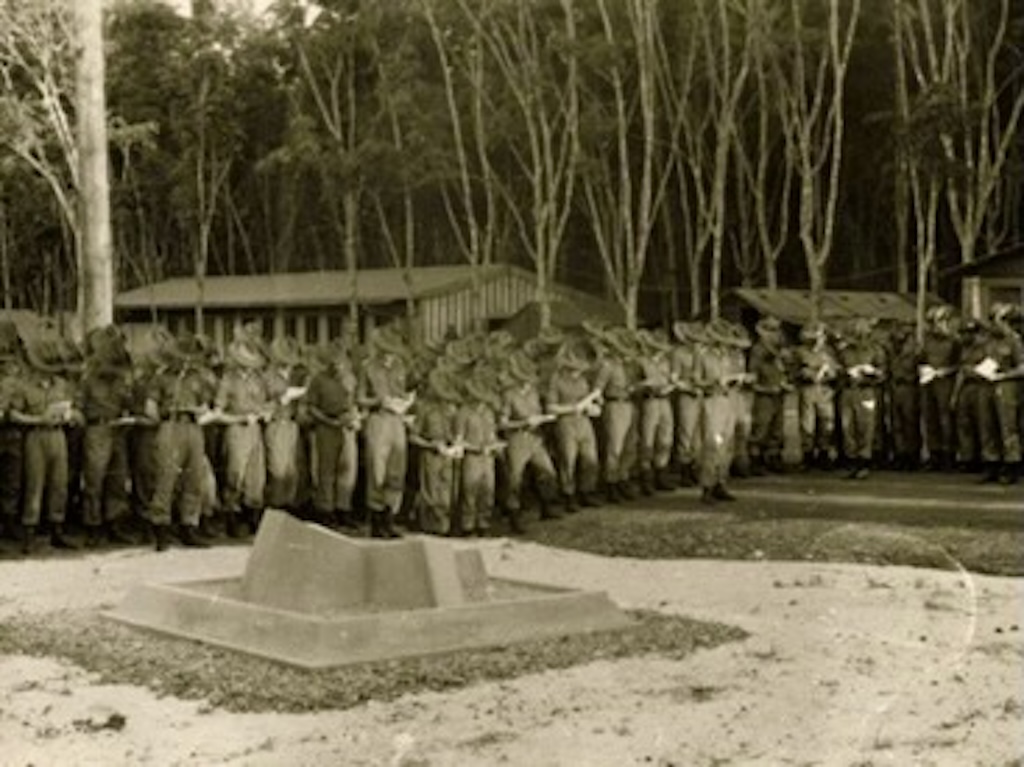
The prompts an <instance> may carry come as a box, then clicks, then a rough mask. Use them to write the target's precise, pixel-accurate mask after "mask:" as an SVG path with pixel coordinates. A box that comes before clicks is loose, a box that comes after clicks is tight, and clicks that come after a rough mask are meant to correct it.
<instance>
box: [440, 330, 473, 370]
mask: <svg viewBox="0 0 1024 767" xmlns="http://www.w3.org/2000/svg"><path fill="white" fill-rule="evenodd" d="M474 345H475V344H473V342H472V341H471V340H470V337H469V336H467V337H465V338H456V339H454V340H452V341H449V342H448V343H447V344H445V347H444V359H447V360H449V361H450V362H451V363H452V364H454V365H460V366H462V367H465V366H467V365H472V364H473V362H474V360H475V359H476V358H477V355H476V352H475V350H474V348H473V347H474Z"/></svg>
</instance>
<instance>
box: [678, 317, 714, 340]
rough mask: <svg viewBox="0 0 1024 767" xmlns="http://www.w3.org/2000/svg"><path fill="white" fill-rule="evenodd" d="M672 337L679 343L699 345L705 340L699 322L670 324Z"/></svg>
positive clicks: (681, 321)
mask: <svg viewBox="0 0 1024 767" xmlns="http://www.w3.org/2000/svg"><path fill="white" fill-rule="evenodd" d="M672 335H673V336H675V337H676V340H677V341H680V342H681V343H684V344H685V343H700V342H702V341H705V340H707V339H706V336H705V335H704V328H703V327H702V326H701V324H700V323H699V322H693V321H683V320H679V321H677V322H673V323H672Z"/></svg>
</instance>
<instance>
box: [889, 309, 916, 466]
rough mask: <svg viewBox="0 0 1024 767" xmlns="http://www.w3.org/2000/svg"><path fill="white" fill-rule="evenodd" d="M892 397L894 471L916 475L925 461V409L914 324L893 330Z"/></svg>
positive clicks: (899, 325)
mask: <svg viewBox="0 0 1024 767" xmlns="http://www.w3.org/2000/svg"><path fill="white" fill-rule="evenodd" d="M890 333H891V335H892V354H891V356H890V363H889V372H890V378H889V381H890V394H891V398H892V399H891V406H892V448H893V459H894V467H895V468H896V469H897V470H898V471H914V470H916V469H917V468H918V466H919V462H920V457H921V409H920V406H919V398H918V395H919V392H920V387H919V386H918V370H917V368H918V361H919V358H920V349H919V348H918V344H917V339H915V338H914V326H913V324H912V323H906V322H904V323H897V324H895V325H894V326H893V327H892V328H891V329H890Z"/></svg>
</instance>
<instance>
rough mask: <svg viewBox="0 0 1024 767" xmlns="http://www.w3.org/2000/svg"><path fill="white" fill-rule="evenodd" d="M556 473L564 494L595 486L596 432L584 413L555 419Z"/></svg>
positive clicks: (590, 491)
mask: <svg viewBox="0 0 1024 767" xmlns="http://www.w3.org/2000/svg"><path fill="white" fill-rule="evenodd" d="M555 444H556V446H557V448H556V449H557V450H558V477H559V485H560V487H561V490H562V492H563V493H564V494H565V495H567V496H572V495H575V494H576V491H577V490H579V491H580V492H582V493H592V492H593V491H594V488H595V487H596V486H597V473H598V462H597V436H596V435H595V434H594V425H593V424H592V423H591V421H590V419H589V418H588V417H587V416H585V415H563V416H560V417H559V419H558V421H557V422H556V423H555Z"/></svg>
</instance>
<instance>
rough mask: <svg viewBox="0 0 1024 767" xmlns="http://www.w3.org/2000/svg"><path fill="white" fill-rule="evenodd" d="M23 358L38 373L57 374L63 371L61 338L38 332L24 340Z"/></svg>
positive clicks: (63, 361)
mask: <svg viewBox="0 0 1024 767" xmlns="http://www.w3.org/2000/svg"><path fill="white" fill-rule="evenodd" d="M25 358H26V359H27V360H28V364H29V365H31V366H32V368H33V369H35V370H37V371H39V372H40V373H50V374H57V373H63V372H64V369H65V355H64V352H63V350H62V349H61V338H60V336H58V335H55V334H53V333H47V332H38V333H36V334H34V335H32V336H30V337H29V338H26V339H25Z"/></svg>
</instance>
